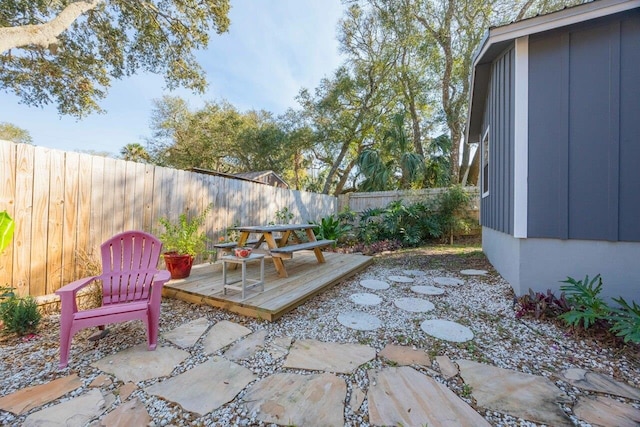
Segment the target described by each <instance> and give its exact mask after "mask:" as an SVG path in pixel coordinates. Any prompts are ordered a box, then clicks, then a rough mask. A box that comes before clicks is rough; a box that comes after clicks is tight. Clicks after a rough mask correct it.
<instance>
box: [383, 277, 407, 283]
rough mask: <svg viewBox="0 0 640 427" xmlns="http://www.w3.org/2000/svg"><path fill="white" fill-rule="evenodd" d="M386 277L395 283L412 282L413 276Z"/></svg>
mask: <svg viewBox="0 0 640 427" xmlns="http://www.w3.org/2000/svg"><path fill="white" fill-rule="evenodd" d="M387 279H389V280H391V281H392V282H397V283H413V278H412V277H408V276H387Z"/></svg>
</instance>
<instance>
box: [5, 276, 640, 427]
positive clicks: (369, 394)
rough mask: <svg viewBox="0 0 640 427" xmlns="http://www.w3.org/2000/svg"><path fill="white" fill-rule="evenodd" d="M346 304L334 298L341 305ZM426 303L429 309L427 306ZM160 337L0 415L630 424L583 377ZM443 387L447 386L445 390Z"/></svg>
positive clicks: (409, 305)
mask: <svg viewBox="0 0 640 427" xmlns="http://www.w3.org/2000/svg"><path fill="white" fill-rule="evenodd" d="M409 271H411V270H408V271H407V272H409ZM411 273H412V274H413V271H411ZM474 273H475V274H478V272H474ZM407 274H409V273H407ZM413 275H415V276H419V275H417V274H413ZM387 278H388V279H389V280H392V281H394V282H395V283H397V284H401V283H409V281H407V280H405V281H404V282H403V280H404V279H402V280H398V277H395V278H393V279H396V280H393V279H392V277H391V276H388V277H387ZM365 283H367V284H369V285H371V284H373V287H372V288H371V289H374V290H377V291H380V292H381V293H383V294H384V292H385V291H386V290H387V289H388V288H387V287H385V286H378V285H380V284H381V283H384V282H380V283H376V282H375V281H369V282H366V281H365ZM396 286H397V285H396ZM435 289H437V288H435ZM350 295H353V294H349V295H348V296H346V297H345V299H347V300H351V298H350ZM378 296H379V297H380V295H378ZM381 299H383V298H381ZM383 300H384V299H383ZM387 301H388V303H389V304H390V305H391V304H395V305H397V306H399V307H402V308H398V310H403V309H404V310H407V309H408V310H409V311H415V314H416V315H423V316H428V313H421V311H422V306H420V304H418V303H422V301H426V300H422V299H416V298H405V300H402V303H400V304H398V303H397V301H398V300H394V299H387ZM352 302H353V303H360V301H359V300H357V301H352ZM433 304H435V306H436V307H437V305H438V301H437V299H436V298H434V299H433ZM365 305H366V304H365ZM429 308H430V307H429ZM347 313H348V311H347ZM424 318H426V319H427V320H429V321H430V322H431V323H433V322H432V321H435V320H437V319H433V317H424ZM383 321H384V320H383ZM423 323H424V322H423ZM435 323H438V322H435ZM445 326H447V327H449V328H450V329H452V331H449V332H448V333H451V334H453V335H452V336H447V334H446V333H444V334H443V335H441V336H440V337H439V338H437V339H442V340H446V341H452V342H456V341H461V342H462V341H465V340H471V341H470V342H473V340H474V339H475V338H474V336H473V334H471V335H469V334H466V329H464V328H463V329H461V330H458V329H457V327H458V326H461V325H458V324H453V322H445ZM423 329H427V330H429V331H431V330H430V329H429V328H423ZM460 332H462V335H463V337H462V338H460V337H459V336H458V335H459V333H460ZM373 333H375V332H373ZM425 333H426V332H425ZM436 335H440V334H436ZM162 338H163V339H164V340H165V341H164V342H163V345H161V346H159V347H158V348H157V349H156V350H155V351H151V352H149V351H147V349H146V345H145V344H140V345H136V346H132V347H129V348H126V349H124V350H121V351H118V352H116V353H113V354H110V355H108V356H106V357H104V358H102V359H100V360H97V361H96V362H94V363H92V366H93V367H95V368H97V369H98V370H99V371H100V373H99V374H98V375H97V376H93V377H91V378H88V379H87V378H82V376H81V375H82V373H80V375H78V374H75V373H74V374H71V375H64V376H60V377H58V378H56V379H53V380H51V381H50V382H48V383H45V384H41V385H37V386H33V387H27V388H24V389H22V390H18V391H15V392H13V393H10V394H8V395H6V396H2V397H0V410H4V411H8V412H11V413H13V414H25V415H26V417H25V418H24V423H23V424H24V425H27V426H40V425H69V426H84V425H92V426H98V425H103V426H117V425H147V424H149V422H151V421H153V422H155V423H156V424H157V425H164V424H163V422H162V421H158V420H153V419H152V417H151V416H150V415H149V412H148V408H147V407H145V400H144V396H154V397H156V398H159V399H161V400H162V401H163V402H166V404H167V405H178V406H179V407H180V408H182V409H183V410H184V411H187V412H189V413H192V414H194V416H196V417H202V416H205V415H206V414H210V413H212V412H213V411H216V410H217V409H219V408H221V407H223V406H224V405H227V404H229V403H230V402H233V403H232V404H233V405H239V406H240V407H241V408H243V409H242V414H244V416H245V421H246V424H247V425H251V424H253V423H257V422H263V423H274V424H278V425H300V426H334V425H335V426H340V425H344V424H345V417H346V416H347V415H349V414H357V415H358V416H359V417H360V419H362V420H366V423H368V424H371V425H405V426H413V425H417V426H419V425H429V426H474V427H475V426H488V425H490V423H489V422H488V421H487V419H486V418H485V414H486V413H487V412H489V411H495V412H498V413H502V414H508V415H510V416H512V417H514V419H518V420H526V421H529V422H534V423H543V424H546V425H554V426H569V425H573V422H572V420H571V419H570V418H569V417H568V416H567V414H566V412H565V411H564V410H563V409H562V406H563V405H573V408H572V410H573V414H574V415H575V417H576V419H578V420H580V421H583V422H585V423H591V424H592V425H594V426H595V425H601V426H637V425H639V423H640V409H638V405H639V404H640V390H639V389H637V388H634V387H632V386H630V385H629V384H626V383H623V382H620V381H617V380H615V379H613V378H611V377H609V376H607V375H603V374H601V373H597V372H591V371H589V370H585V369H575V368H573V369H566V370H564V371H562V372H558V373H557V374H556V375H554V376H553V377H552V378H551V379H550V378H547V377H543V376H540V375H531V374H526V373H523V372H519V371H516V370H513V369H503V368H499V367H496V366H492V365H488V364H485V363H479V362H477V361H472V360H467V359H459V360H455V361H452V360H451V359H450V358H449V357H448V356H447V355H445V354H437V355H435V358H432V357H430V354H431V353H430V352H431V349H429V348H418V347H416V346H412V345H400V344H392V343H389V344H387V345H386V346H385V347H384V348H383V349H382V350H379V351H376V349H375V348H373V347H372V346H369V345H365V344H358V343H353V342H324V341H320V340H314V339H295V338H292V337H290V336H272V335H270V334H269V332H268V331H267V330H265V329H259V328H253V329H250V328H247V327H246V326H243V325H240V324H238V323H236V322H231V321H227V320H221V321H217V322H210V321H209V320H208V319H206V318H198V319H195V320H191V321H186V322H185V323H183V324H182V325H180V326H178V327H176V328H174V329H173V330H171V331H168V332H166V333H164V334H163V335H162ZM261 352H262V353H264V354H268V355H269V356H270V357H271V360H272V361H277V362H274V363H278V364H279V366H281V368H282V369H283V370H284V372H275V373H271V374H269V375H262V376H260V375H259V373H256V372H254V371H252V370H250V369H248V368H246V367H244V366H242V363H243V361H246V360H248V359H251V358H253V357H254V356H255V355H256V354H258V353H261ZM178 366H180V368H177V367H178ZM371 366H374V368H371ZM356 370H358V372H360V373H361V374H364V373H366V381H364V382H363V381H362V379H358V378H357V375H356V374H355V372H356ZM345 378H347V379H346V380H345ZM349 378H351V379H349ZM558 381H559V382H562V383H564V384H567V385H569V386H570V387H576V388H577V389H579V390H580V394H579V397H578V398H577V399H576V400H575V401H574V402H571V400H570V399H569V398H568V396H567V395H566V394H565V393H564V392H563V390H561V389H560V388H559V387H558V385H557V384H556V382H558ZM83 384H86V386H84V387H83ZM363 384H364V385H363ZM447 384H449V385H450V386H451V385H452V384H453V385H456V386H455V387H454V388H455V390H453V389H451V388H449V387H448V386H447ZM461 389H462V390H466V391H464V392H462V393H461V392H460V390H461ZM454 391H455V392H454ZM634 402H635V403H634Z"/></svg>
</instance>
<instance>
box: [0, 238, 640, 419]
mask: <svg viewBox="0 0 640 427" xmlns="http://www.w3.org/2000/svg"><path fill="white" fill-rule="evenodd" d="M443 260H444V263H443ZM443 264H444V265H443ZM463 268H481V269H486V270H489V274H488V275H486V276H463V275H460V274H459V273H458V272H459V271H460V270H461V269H463ZM389 276H409V277H412V278H413V279H414V280H413V282H412V283H401V282H397V281H391V280H388V279H387V278H388V277H389ZM435 277H452V278H459V279H462V280H463V281H464V282H465V283H464V284H463V285H459V286H440V287H442V288H443V289H444V290H445V293H444V294H443V295H436V296H434V295H422V294H417V293H415V292H413V291H411V287H412V286H416V285H418V286H419V285H424V286H438V285H436V283H435V282H434V281H433V278H435ZM364 279H376V280H384V281H387V282H388V283H389V284H390V285H391V286H390V287H389V288H388V289H384V290H371V289H367V288H365V287H362V286H361V285H360V283H359V282H360V281H361V280H364ZM365 292H366V293H371V294H375V295H377V296H379V297H380V298H382V302H381V303H380V304H378V305H359V304H356V303H355V302H354V301H353V300H352V299H351V298H350V296H351V295H352V294H356V293H365ZM407 297H413V298H424V299H427V300H429V301H431V302H432V303H433V304H434V305H435V309H433V310H432V311H429V312H426V313H418V312H409V311H405V310H401V309H398V308H397V307H396V306H395V304H394V300H395V299H397V298H407ZM347 311H359V312H363V313H368V314H371V315H374V316H376V317H377V318H379V319H380V320H381V321H382V327H381V328H379V329H377V330H373V331H360V330H354V329H349V328H347V327H345V326H342V325H341V324H340V323H339V322H338V321H337V318H338V315H339V314H341V313H344V312H347ZM200 317H206V318H208V319H209V321H210V323H211V325H213V323H215V322H217V321H220V320H230V321H232V322H237V323H240V324H242V325H244V326H246V327H248V328H250V329H251V330H253V331H257V330H261V329H266V330H267V331H268V336H267V341H266V342H267V347H268V344H269V343H270V342H271V341H272V340H274V339H275V338H278V337H285V336H288V337H292V338H293V339H294V340H300V339H315V340H320V341H331V342H339V343H360V344H366V345H369V346H371V347H374V348H375V349H376V350H377V351H380V350H382V349H383V348H384V347H385V346H386V345H387V344H399V345H407V346H413V347H416V348H421V349H425V350H426V351H427V352H428V353H429V355H430V356H432V360H433V358H434V357H435V356H437V355H447V356H449V357H450V358H451V359H452V360H455V359H462V358H464V359H470V360H475V361H478V362H482V363H487V364H491V365H495V366H498V367H501V368H508V369H514V370H517V371H521V372H525V373H530V374H535V375H542V376H545V377H548V378H550V379H551V380H552V381H553V382H554V383H555V384H556V385H557V386H558V387H559V388H561V389H562V390H564V391H565V392H566V393H567V394H568V395H569V396H570V397H571V399H572V400H573V403H575V400H576V399H577V397H578V396H580V395H585V394H589V393H587V392H584V391H581V390H579V389H577V388H575V387H572V386H571V385H569V384H568V383H565V382H564V381H562V380H561V379H560V376H559V373H560V372H561V371H562V370H564V369H567V368H584V369H589V370H592V371H596V372H600V373H603V374H606V375H611V376H614V377H615V378H616V379H618V380H623V381H626V382H628V383H629V384H630V385H633V386H635V387H640V367H639V365H638V360H637V358H634V357H633V352H632V351H631V352H630V351H628V349H623V350H621V349H619V348H618V349H615V348H606V347H603V346H601V344H600V343H599V342H598V341H595V340H593V339H588V338H580V337H575V336H573V335H571V334H568V333H567V331H566V330H565V329H562V328H559V327H558V326H556V325H555V324H553V323H551V322H539V321H536V320H532V319H521V320H519V319H516V318H515V311H514V294H513V291H512V290H511V287H510V286H509V285H508V284H507V283H506V282H505V281H504V280H502V279H501V278H500V276H499V275H497V274H496V273H495V271H494V270H493V269H492V268H491V266H490V264H488V263H487V262H486V259H485V258H484V256H482V255H478V254H477V250H475V249H474V248H469V249H466V250H463V251H461V250H458V252H456V253H451V254H444V255H443V254H442V253H441V252H437V253H435V254H434V253H431V252H429V250H428V249H427V248H423V249H416V250H413V251H402V252H400V253H393V254H381V255H378V256H376V262H375V263H374V265H372V266H371V267H369V268H368V269H366V270H365V271H363V272H362V273H360V274H359V275H357V276H354V277H352V278H351V279H349V280H347V281H345V282H342V283H341V284H339V285H337V286H335V287H333V288H332V289H330V290H328V291H326V292H324V293H322V294H320V295H318V296H316V297H314V298H312V299H311V300H310V301H308V302H307V303H305V304H304V305H302V306H300V307H298V308H297V309H295V310H293V311H292V312H290V313H288V314H286V315H285V316H283V317H282V318H281V319H279V320H278V321H276V322H273V323H269V322H266V321H261V320H258V319H251V318H246V317H242V316H238V315H234V314H231V313H227V312H224V311H222V310H218V309H214V308H211V307H204V306H198V305H193V304H189V303H185V302H181V301H176V300H169V299H164V300H163V302H162V317H161V320H160V329H161V335H162V332H167V331H170V330H172V329H174V328H175V327H177V326H180V325H182V324H184V323H186V322H188V321H190V320H194V319H197V318H200ZM427 319H446V320H451V321H455V322H458V323H461V324H463V325H465V326H467V327H469V328H470V329H471V330H472V331H473V333H474V334H475V338H474V340H473V341H468V342H465V343H452V342H446V341H442V340H438V339H436V338H432V337H430V336H428V335H427V334H425V333H424V332H423V331H422V330H421V329H420V324H421V323H422V322H423V321H424V320H427ZM58 325H59V315H57V314H53V315H49V316H46V317H45V318H43V321H42V324H41V327H40V332H39V335H38V336H37V337H36V338H35V339H32V340H20V339H17V338H13V337H11V338H9V337H6V336H5V337H4V338H3V341H2V342H0V372H2V375H1V378H0V396H4V395H6V394H9V393H11V392H14V391H16V390H19V389H22V388H24V387H27V386H30V385H37V384H42V383H46V382H49V381H51V380H53V379H55V378H58V377H62V376H65V375H68V374H70V373H72V372H76V373H78V374H79V376H80V378H81V379H82V381H83V387H81V388H79V389H78V390H76V391H74V392H73V393H72V394H71V395H68V396H65V397H63V398H62V399H59V400H57V401H54V402H52V403H50V404H49V405H53V404H56V403H59V402H61V401H64V400H68V399H69V398H70V397H73V396H77V395H80V394H82V393H84V392H85V391H86V390H87V389H88V386H89V384H90V383H91V381H92V380H93V379H94V378H95V377H96V376H97V375H98V374H99V373H100V371H98V370H97V369H96V368H94V367H92V366H91V363H93V362H96V361H97V360H99V359H101V358H103V357H105V356H107V355H109V354H113V353H115V352H118V351H120V350H122V349H125V348H128V347H130V346H132V345H135V344H139V343H142V342H145V330H144V326H143V325H142V323H141V322H127V323H122V324H118V325H113V326H111V333H110V334H109V335H107V337H106V338H104V339H102V340H100V341H99V342H97V343H93V342H90V341H87V339H86V338H87V337H88V336H89V335H91V334H92V332H93V331H92V330H85V331H81V332H80V333H78V334H77V335H76V336H75V338H74V340H73V344H72V350H71V359H70V367H69V368H67V369H65V370H63V371H58V368H57V365H58ZM159 344H160V345H162V346H172V345H173V344H171V343H170V342H168V341H166V340H164V339H163V338H162V336H161V338H160V342H159ZM188 350H189V352H190V354H191V356H190V357H188V358H187V359H186V360H185V361H184V362H183V363H181V364H180V365H178V366H176V367H175V369H174V370H173V372H172V374H171V375H172V376H174V375H177V374H180V373H182V372H184V371H185V370H187V369H190V368H191V367H193V366H195V365H197V364H199V363H202V362H204V361H205V360H207V359H208V358H209V357H210V356H207V355H204V354H203V351H202V350H203V346H202V340H200V341H198V343H196V345H195V346H194V347H192V348H190V349H188ZM224 350H226V348H225V349H223V350H221V351H219V352H218V353H217V354H218V355H220V354H222V353H223V352H224ZM267 350H268V349H264V350H261V351H259V352H258V353H257V354H256V356H255V357H254V358H252V359H250V360H248V361H243V362H239V363H240V364H242V365H243V366H245V367H247V368H249V369H250V370H251V371H252V372H253V373H254V374H255V375H256V376H257V377H258V379H263V378H265V377H267V376H269V375H271V374H273V373H276V372H298V373H308V371H300V370H295V369H287V368H283V367H282V365H283V362H284V359H285V357H280V358H277V359H274V358H272V357H271V355H270V354H269V352H268V351H267ZM636 357H637V353H636ZM384 366H385V361H383V360H381V359H379V358H377V359H375V360H373V361H372V362H370V363H367V364H365V365H364V366H361V367H359V368H358V369H357V370H356V371H355V372H354V373H353V374H348V375H345V374H339V376H340V377H342V378H344V379H345V381H346V383H347V399H346V402H349V398H350V396H351V393H352V391H353V390H354V388H356V387H358V388H360V389H361V390H363V391H365V392H366V390H367V389H368V379H367V370H368V369H372V368H382V367H384ZM418 369H420V370H421V371H422V372H423V373H425V374H426V375H429V376H431V377H433V378H434V379H435V380H437V381H439V382H441V383H444V384H446V385H447V386H448V387H449V388H451V389H452V390H453V391H454V392H456V393H457V394H458V395H459V396H460V397H461V398H462V399H464V400H465V401H466V402H468V403H469V404H471V405H472V406H474V407H475V401H474V400H473V398H472V396H470V395H469V393H468V389H465V387H464V384H463V382H462V380H461V379H460V378H459V377H454V378H453V379H451V380H448V381H447V380H445V379H444V378H443V377H441V376H440V375H439V373H438V372H437V365H436V364H435V362H434V367H433V369H428V368H418ZM112 379H113V384H112V385H110V386H108V387H106V389H108V390H111V391H116V390H117V389H118V388H119V387H120V386H121V385H122V382H120V381H119V380H117V379H116V378H115V377H112ZM156 381H157V380H149V381H143V382H139V383H137V386H138V389H137V390H136V391H135V392H134V393H133V396H135V397H138V398H139V399H140V400H141V401H142V402H143V403H144V405H145V407H146V409H147V411H148V412H149V414H150V416H151V417H152V418H153V420H154V425H158V426H164V425H176V426H186V425H194V426H195V425H198V426H201V425H203V426H226V425H238V426H246V425H251V426H253V425H258V426H261V425H266V424H264V423H261V422H259V421H258V420H257V419H256V418H255V414H250V413H247V411H246V409H245V408H244V407H243V405H242V404H241V403H240V400H241V398H242V396H243V395H244V394H245V392H246V391H247V390H248V388H245V389H244V390H243V391H242V392H241V393H240V394H239V395H238V396H237V397H236V398H235V399H234V400H233V401H232V402H230V403H228V404H226V405H223V406H222V407H221V408H219V409H218V410H216V411H213V412H211V413H209V414H206V415H205V416H203V417H196V416H195V415H194V414H192V413H190V412H187V411H184V410H182V409H181V408H180V407H179V406H178V405H175V404H173V403H171V402H167V401H165V400H163V399H160V398H157V397H155V396H152V395H148V394H147V393H145V392H144V391H143V388H145V387H147V386H149V385H151V384H153V383H155V382H156ZM250 385H251V384H250ZM622 401H624V400H622ZM626 402H627V403H629V401H626ZM119 403H120V400H119V397H117V398H116V399H115V402H114V403H113V405H112V406H113V407H114V408H115V407H116V406H117V405H118V404H119ZM631 403H632V404H634V405H635V406H638V405H637V402H631ZM572 406H573V404H570V405H566V406H565V407H564V410H565V412H566V413H567V414H568V415H569V416H570V417H572V419H573V421H574V423H575V424H576V425H588V424H584V423H580V422H578V421H576V420H575V418H574V417H573V413H572ZM39 409H40V408H39ZM476 409H478V411H479V412H480V414H481V415H483V416H484V417H485V418H486V419H487V420H488V421H489V423H491V424H492V425H494V426H516V425H517V426H536V424H535V423H531V422H528V421H525V420H522V419H517V418H514V417H511V416H508V415H505V414H501V413H498V412H495V411H485V410H483V409H481V408H476ZM32 412H33V411H32ZM25 417H26V414H25V415H22V416H14V415H13V414H11V413H8V412H5V411H1V410H0V425H20V424H21V423H22V422H23V421H24V418H25ZM345 425H346V426H368V425H369V424H368V408H367V401H366V399H365V402H364V404H363V405H362V406H361V408H360V410H359V411H354V409H352V408H349V407H348V406H346V408H345Z"/></svg>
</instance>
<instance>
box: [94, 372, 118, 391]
mask: <svg viewBox="0 0 640 427" xmlns="http://www.w3.org/2000/svg"><path fill="white" fill-rule="evenodd" d="M111 384H113V381H111V378H109V377H108V376H106V375H105V374H100V375H98V376H97V377H95V378H94V379H93V381H91V384H89V387H98V388H100V387H108V386H110V385H111Z"/></svg>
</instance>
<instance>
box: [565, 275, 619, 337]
mask: <svg viewBox="0 0 640 427" xmlns="http://www.w3.org/2000/svg"><path fill="white" fill-rule="evenodd" d="M562 283H567V285H563V286H560V290H561V291H563V292H564V293H565V294H566V296H567V302H568V303H569V305H570V306H571V310H570V311H568V312H566V313H564V314H562V315H560V318H561V319H563V320H564V321H565V322H566V323H567V324H569V325H571V326H579V325H581V324H582V326H583V327H584V329H588V328H589V327H590V326H592V325H593V324H595V323H596V322H598V321H601V320H606V319H607V317H608V315H609V310H610V309H609V307H608V306H607V304H606V303H605V302H604V300H603V299H602V298H601V297H600V296H599V294H600V292H602V278H601V277H600V275H599V274H598V275H596V276H595V277H594V278H593V279H591V280H589V276H588V275H587V276H585V278H584V280H576V279H574V278H573V277H567V279H566V280H563V281H562Z"/></svg>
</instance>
